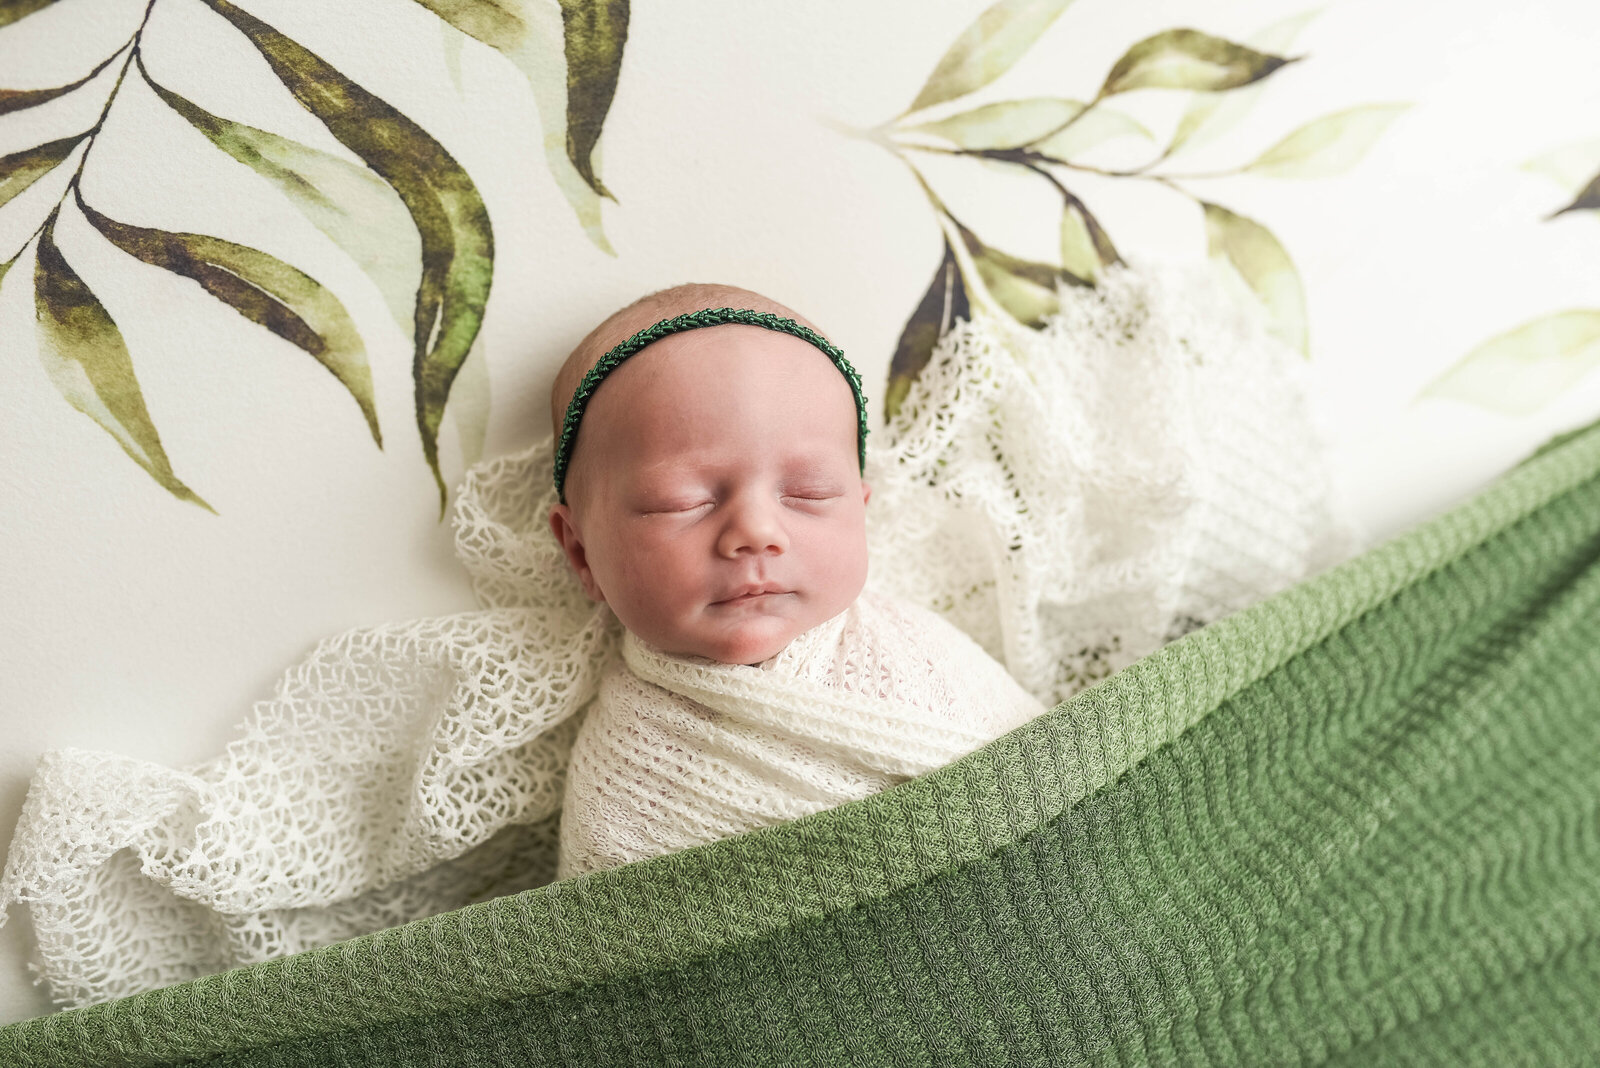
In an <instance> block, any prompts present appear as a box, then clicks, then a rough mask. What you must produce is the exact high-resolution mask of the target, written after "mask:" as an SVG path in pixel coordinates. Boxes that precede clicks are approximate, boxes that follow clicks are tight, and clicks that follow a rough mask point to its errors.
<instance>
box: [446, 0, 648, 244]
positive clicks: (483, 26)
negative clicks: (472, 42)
mask: <svg viewBox="0 0 1600 1068" xmlns="http://www.w3.org/2000/svg"><path fill="white" fill-rule="evenodd" d="M417 3H419V4H421V5H422V6H423V7H425V8H427V9H428V10H429V11H432V12H433V13H434V14H436V15H438V16H439V17H440V18H441V19H444V20H445V21H446V22H448V23H450V25H452V26H454V27H455V28H456V29H458V30H460V31H461V32H462V33H464V34H466V35H467V36H469V37H472V38H474V39H476V40H478V41H481V42H483V43H484V44H486V45H488V46H489V47H490V48H493V49H495V50H496V51H497V52H500V53H501V54H502V55H504V56H505V57H506V58H507V59H509V60H510V61H511V62H512V63H513V64H515V65H516V67H517V69H518V70H520V71H521V72H522V74H523V77H525V78H527V79H528V87H529V88H530V89H532V90H533V102H534V105H535V107H537V108H538V111H539V125H540V127H541V129H542V130H543V135H544V153H545V165H546V166H547V167H548V168H549V169H550V174H551V176H552V177H553V178H555V181H556V186H557V188H559V189H560V190H561V194H562V195H563V196H564V197H566V198H567V202H568V204H570V205H571V207H572V210H573V212H574V213H575V214H576V215H577V217H578V222H579V224H580V225H581V226H582V227H583V229H584V232H585V233H586V234H588V236H589V239H590V240H591V241H592V242H594V244H595V246H596V247H597V248H599V249H600V250H601V251H602V252H605V253H607V254H609V255H615V254H616V253H615V251H614V250H613V249H612V247H611V243H610V241H608V240H607V239H606V235H605V232H604V230H603V229H602V225H601V217H600V197H601V192H599V191H597V189H598V190H603V189H604V186H602V185H601V184H600V179H599V176H598V174H596V173H595V167H594V157H595V152H596V150H597V147H598V145H597V143H596V142H597V139H598V136H599V132H600V123H601V122H603V121H604V119H605V114H606V111H607V109H608V108H609V106H610V100H611V95H612V94H613V93H614V92H615V88H616V85H615V81H616V71H617V70H620V64H621V58H622V47H623V43H624V40H625V38H626V29H627V8H628V4H627V3H626V2H625V0H622V2H621V4H620V6H621V18H620V25H621V33H620V34H619V33H618V32H616V30H617V26H618V23H619V19H618V18H617V13H616V12H615V11H612V10H610V9H611V8H612V7H614V6H615V5H616V3H617V0H612V3H611V4H604V5H602V6H603V7H604V9H605V10H600V9H596V11H595V19H594V20H593V22H594V25H595V26H596V31H597V32H596V34H592V35H590V36H588V37H585V36H584V35H583V34H582V33H578V34H576V35H569V34H568V32H567V25H568V22H569V21H570V20H572V19H573V18H574V15H575V14H578V13H579V12H578V11H577V9H576V8H575V9H574V11H573V12H572V13H569V10H568V5H567V3H563V4H559V5H558V4H553V3H526V2H523V0H417ZM586 6H591V7H592V6H593V5H592V2H591V0H584V2H583V3H580V4H578V5H577V8H583V7H586ZM579 22H580V23H581V24H583V25H587V24H588V23H587V21H586V20H584V19H581V18H580V19H579ZM572 48H576V49H577V51H578V53H579V62H578V63H577V64H575V65H574V64H573V63H571V58H572V57H571V56H570V55H569V49H572ZM569 67H572V68H573V69H570V70H569ZM574 77H575V78H576V79H577V83H576V85H574V84H573V79H574ZM574 109H576V115H574ZM577 158H581V159H583V160H585V161H586V162H585V165H584V167H583V168H580V167H579V166H578V164H577V163H576V162H574V160H575V159H577ZM591 178H593V182H592V183H591V181H590V179H591Z"/></svg>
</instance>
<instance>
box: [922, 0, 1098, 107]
mask: <svg viewBox="0 0 1600 1068" xmlns="http://www.w3.org/2000/svg"><path fill="white" fill-rule="evenodd" d="M1071 2H1072V0H999V2H998V3H995V4H992V5H990V6H989V7H988V8H987V9H986V10H985V11H984V12H983V14H981V15H979V16H978V18H977V21H975V22H973V24H972V25H970V26H968V27H967V28H966V29H965V30H964V31H963V32H962V34H961V36H960V37H957V38H956V41H955V43H954V44H952V45H951V46H950V49H949V51H947V52H945V54H944V56H943V57H941V58H940V60H939V63H938V65H937V66H935V67H934V68H933V73H932V74H930V75H929V76H928V81H927V84H926V85H924V86H923V87H922V91H921V92H919V93H918V94H917V99H916V100H915V101H913V102H912V104H911V107H910V108H908V109H907V111H906V113H907V114H910V113H911V112H913V111H921V110H922V109H923V108H928V107H932V106H933V105H935V104H942V103H944V102H945V101H946V100H954V99H955V98H956V97H959V96H966V95H967V94H968V93H970V92H972V91H973V90H974V89H979V88H982V87H983V86H985V85H988V84H989V83H990V82H992V81H994V80H995V79H996V78H998V77H1000V75H1002V74H1004V73H1005V72H1006V71H1008V70H1010V69H1011V65H1012V64H1013V63H1015V62H1016V61H1017V60H1019V59H1021V58H1022V54H1023V53H1024V52H1026V51H1027V50H1028V49H1030V48H1032V47H1033V43H1034V42H1035V41H1036V40H1038V38H1039V35H1040V34H1041V33H1043V32H1044V31H1045V30H1047V29H1049V28H1050V24H1051V23H1052V22H1054V21H1055V20H1056V18H1057V17H1058V16H1060V14H1061V13H1062V12H1063V11H1065V10H1066V9H1067V5H1068V4H1070V3H1071Z"/></svg>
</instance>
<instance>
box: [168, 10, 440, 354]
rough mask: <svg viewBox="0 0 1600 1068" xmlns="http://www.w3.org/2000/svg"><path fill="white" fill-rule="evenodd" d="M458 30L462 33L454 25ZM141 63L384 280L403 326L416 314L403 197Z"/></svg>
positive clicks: (193, 120)
mask: <svg viewBox="0 0 1600 1068" xmlns="http://www.w3.org/2000/svg"><path fill="white" fill-rule="evenodd" d="M451 32H452V33H453V32H455V31H453V30H452V31H451ZM139 68H140V71H141V73H143V75H144V77H145V80H146V82H147V83H148V84H149V85H150V88H151V89H153V90H154V91H155V92H156V94H157V95H158V96H159V97H160V98H161V99H162V100H163V101H165V102H166V104H167V106H168V107H170V108H172V110H174V111H176V112H177V113H178V114H179V115H181V116H183V117H184V118H185V119H187V120H188V121H189V123H190V124H191V125H193V126H194V128H195V129H197V130H199V131H200V132H201V133H203V134H205V135H206V137H207V138H209V139H210V140H211V142H212V143H213V144H215V145H216V146H217V147H218V148H220V149H222V150H223V151H224V152H226V153H227V154H228V155H230V156H232V157H233V158H234V159H236V160H238V161H239V162H240V163H243V164H244V165H245V166H247V167H249V168H250V169H251V170H253V171H255V172H256V173H257V174H259V175H261V176H262V177H263V178H265V179H267V180H268V181H270V182H272V184H273V185H275V186H277V187H278V189H279V190H280V191H281V192H282V193H283V194H284V195H285V196H286V197H287V198H288V199H289V203H291V204H293V205H294V206H295V208H297V209H298V210H299V211H300V213H301V214H302V215H304V216H305V217H306V219H307V220H308V221H309V222H310V223H311V224H312V225H313V226H315V227H316V228H317V229H318V230H321V231H322V232H323V233H324V234H326V235H327V236H328V237H329V238H330V239H331V240H332V241H333V242H334V244H336V245H338V246H339V247H340V248H341V249H343V250H344V252H345V253H346V254H347V255H348V256H349V257H350V258H351V259H352V260H354V261H355V262H356V265H357V266H359V267H360V268H361V269H362V271H364V272H365V273H366V275H367V277H369V278H371V279H372V281H373V283H374V284H375V285H377V287H378V291H379V292H380V293H382V294H383V299H384V302H385V303H387V304H388V306H389V311H390V313H391V314H393V315H394V318H395V322H397V323H399V324H400V328H401V329H402V330H406V331H410V330H411V329H412V326H413V319H414V316H415V308H414V302H415V300H416V296H417V280H418V276H419V274H420V273H421V267H420V264H421V257H422V244H421V241H420V240H419V239H418V237H417V232H416V229H415V228H414V227H413V226H412V225H411V218H410V215H409V214H407V212H406V206H405V204H404V203H403V202H402V201H401V199H400V197H399V195H398V194H397V193H396V192H395V191H394V189H392V188H391V187H390V186H389V184H388V183H387V182H385V181H384V180H383V179H381V178H379V177H378V176H377V175H376V174H374V173H373V172H372V171H371V170H369V169H368V168H366V167H361V166H358V165H356V164H354V163H350V162H349V161H347V160H343V159H340V158H339V157H338V156H335V155H332V154H331V153H328V152H324V151H322V150H321V149H317V148H312V147H310V146H309V145H304V144H301V143H300V142H298V141H293V140H290V139H289V138H287V137H280V136H279V135H277V134H275V133H270V132H268V131H266V130H259V129H257V128H256V127H254V126H247V125H245V124H244V123H240V122H234V121H232V120H231V119H225V118H222V117H221V116H218V115H213V114H212V113H211V112H209V111H206V110H205V109H204V108H202V107H200V106H199V105H198V104H195V103H194V102H193V101H191V100H189V99H187V98H185V97H183V96H180V95H178V94H177V93H175V92H173V91H171V90H170V89H167V88H165V87H164V86H162V85H160V84H159V83H157V82H156V81H155V80H154V79H153V78H151V77H150V74H149V72H148V71H145V70H144V63H143V60H140V61H139Z"/></svg>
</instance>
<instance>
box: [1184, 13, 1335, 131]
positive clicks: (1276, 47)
mask: <svg viewBox="0 0 1600 1068" xmlns="http://www.w3.org/2000/svg"><path fill="white" fill-rule="evenodd" d="M1321 13H1322V9H1321V8H1317V9H1314V10H1311V11H1305V12H1302V13H1300V14H1298V15H1292V16H1290V17H1289V18H1286V19H1283V20H1282V21H1280V22H1274V23H1273V24H1272V25H1271V26H1268V27H1267V28H1266V29H1264V30H1261V31H1259V32H1257V33H1255V34H1252V35H1251V36H1250V37H1247V38H1246V39H1245V42H1244V43H1245V44H1247V45H1249V46H1250V47H1251V48H1253V49H1255V50H1256V51H1257V52H1265V53H1268V54H1271V55H1281V54H1283V53H1284V52H1285V51H1287V50H1288V48H1289V46H1290V45H1291V44H1293V43H1294V39H1295V37H1297V36H1298V35H1299V33H1300V31H1301V30H1303V29H1304V28H1305V27H1306V24H1307V23H1309V22H1310V21H1311V20H1312V19H1314V18H1316V17H1317V16H1318V15H1319V14H1321ZM1266 87H1267V85H1266V82H1265V80H1258V81H1256V82H1253V83H1251V84H1250V85H1247V86H1244V87H1243V88H1239V89H1231V90H1225V91H1222V92H1216V93H1210V92H1202V93H1196V94H1195V95H1194V98H1193V99H1192V100H1191V101H1190V102H1189V108H1188V110H1186V111H1185V112H1184V113H1183V117H1182V118H1180V119H1179V120H1178V127H1177V130H1176V131H1175V132H1174V133H1173V135H1172V141H1171V143H1170V144H1168V145H1167V150H1166V153H1165V154H1166V155H1169V156H1170V155H1172V154H1173V153H1175V152H1176V151H1177V150H1178V149H1179V148H1180V147H1188V148H1198V147H1199V146H1201V145H1204V144H1208V143H1210V142H1212V141H1215V140H1216V139H1217V138H1218V137H1220V136H1221V135H1222V134H1224V133H1226V132H1228V131H1229V130H1231V129H1233V128H1234V127H1235V126H1237V125H1238V124H1239V122H1240V120H1241V119H1243V118H1244V117H1245V115H1247V114H1249V112H1250V109H1251V108H1252V107H1254V106H1255V103H1256V100H1257V99H1258V98H1259V97H1260V96H1261V93H1262V91H1263V90H1265V89H1266Z"/></svg>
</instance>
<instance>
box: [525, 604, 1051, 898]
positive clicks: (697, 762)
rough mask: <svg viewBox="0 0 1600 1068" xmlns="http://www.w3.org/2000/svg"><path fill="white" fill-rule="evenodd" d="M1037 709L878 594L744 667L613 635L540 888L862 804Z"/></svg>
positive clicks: (928, 617) (1002, 673) (951, 637)
mask: <svg viewBox="0 0 1600 1068" xmlns="http://www.w3.org/2000/svg"><path fill="white" fill-rule="evenodd" d="M1044 710H1045V707H1044V705H1043V704H1042V703H1041V702H1040V701H1039V700H1038V699H1037V698H1035V697H1034V696H1033V695H1032V694H1029V693H1028V692H1027V691H1026V690H1024V689H1023V688H1022V687H1021V686H1020V685H1019V684H1018V683H1017V681H1016V680H1015V679H1013V678H1012V677H1011V676H1010V675H1008V674H1006V670H1005V668H1003V667H1001V666H1000V664H998V663H997V662H996V661H995V660H994V658H993V657H991V656H990V655H989V654H988V653H986V652H984V651H983V649H982V648H981V647H979V646H978V644H977V643H976V642H974V641H973V640H972V639H971V638H969V637H967V636H966V635H965V634H963V633H962V632H961V631H959V630H957V629H956V628H955V627H954V626H952V625H951V624H950V623H949V622H948V621H947V620H945V619H944V618H943V617H942V616H939V615H937V614H935V613H933V612H931V611H929V610H928V609H926V608H922V607H920V606H918V605H915V604H912V603H911V602H909V601H902V600H901V599H899V598H897V597H892V596H889V595H886V594H881V593H873V592H865V593H863V594H862V595H861V596H860V597H859V598H858V599H857V600H856V602H855V603H854V604H852V605H851V606H850V607H849V608H847V609H845V610H844V611H843V612H841V613H840V614H839V615H837V616H835V617H834V618H833V619H830V620H828V621H827V622H825V623H823V624H821V625H819V626H816V627H813V628H811V629H810V630H808V631H806V632H805V633H803V634H801V635H799V636H798V637H796V638H795V639H794V640H793V641H791V642H790V643H789V644H788V645H787V646H785V647H784V648H783V651H782V652H780V653H778V654H777V655H776V656H774V657H772V658H771V659H769V660H766V661H763V662H762V663H761V664H760V665H758V666H754V667H752V666H748V665H745V664H719V663H716V662H715V661H711V660H707V659H705V658H703V657H681V656H671V655H665V654H663V653H662V652H661V651H660V650H659V649H656V648H654V647H652V646H651V645H650V644H649V643H648V642H645V641H643V640H642V639H640V638H638V637H637V636H636V635H634V634H632V633H631V632H626V631H625V632H624V633H623V636H622V659H621V660H620V661H618V662H617V663H615V664H614V665H613V666H612V668H611V669H610V670H608V671H607V672H606V674H605V676H604V677H603V678H602V679H601V680H600V692H599V696H598V697H597V698H596V700H595V701H594V703H593V704H592V705H591V706H590V707H589V709H588V710H587V711H586V712H585V713H584V718H583V725H582V726H581V727H579V728H578V737H577V741H576V742H575V743H574V745H573V748H572V761H571V764H570V766H569V767H568V770H567V790H566V796H565V798H564V800H563V802H562V814H561V859H560V864H559V865H558V867H557V870H556V875H557V877H558V878H563V879H565V878H568V877H570V876H574V875H583V874H586V873H588V872H591V871H598V870H599V869H601V868H610V867H615V866H617V865H619V864H626V863H628V862H630V861H635V860H643V859H645V858H646V857H652V856H657V855H659V854H662V853H671V852H674V851H676V850H679V849H687V848H688V847H689V846H694V845H700V844H702V843H705V842H714V841H716V840H717V839H719V838H727V837H729V836H730V835H735V834H740V833H742V832H744V831H748V830H751V829H752V828H755V827H763V826H767V825H769V824H773V823H780V822H783V821H785V820H792V819H797V818H799V817H800V816H804V815H806V814H807V813H811V812H820V811H822V810H823V809H825V808H832V807H834V806H835V805H840V804H843V803H844V802H846V801H851V800H854V799H856V798H860V797H867V796H869V795H871V794H875V793H877V792H879V791H880V790H884V789H887V788H888V787H890V786H893V785H894V784H895V783H898V782H905V781H906V780H907V779H911V778H914V777H916V776H918V775H922V774H925V773H927V772H930V771H932V770H933V769H934V768H939V767H943V766H944V765H946V764H948V763H950V762H951V761H953V760H955V759H957V758H958V757H962V756H965V755H966V754H968V753H970V752H972V751H973V750H974V749H977V748H978V747H979V746H981V745H983V744H984V743H985V742H989V741H992V740H994V739H995V738H998V737H999V736H1000V735H1002V734H1004V733H1006V732H1007V731H1009V730H1011V729H1012V728H1014V727H1019V726H1021V725H1022V724H1024V723H1026V722H1027V721H1028V720H1030V719H1032V718H1034V717H1035V716H1037V715H1039V714H1040V713H1042V712H1044Z"/></svg>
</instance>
